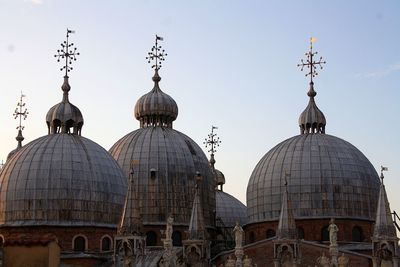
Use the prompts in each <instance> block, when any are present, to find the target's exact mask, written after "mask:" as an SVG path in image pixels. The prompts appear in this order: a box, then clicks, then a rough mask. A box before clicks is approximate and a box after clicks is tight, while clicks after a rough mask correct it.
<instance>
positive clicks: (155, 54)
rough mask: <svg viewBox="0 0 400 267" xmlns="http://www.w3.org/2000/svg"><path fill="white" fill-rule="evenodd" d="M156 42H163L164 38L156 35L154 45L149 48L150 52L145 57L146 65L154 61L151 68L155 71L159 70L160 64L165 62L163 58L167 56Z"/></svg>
mask: <svg viewBox="0 0 400 267" xmlns="http://www.w3.org/2000/svg"><path fill="white" fill-rule="evenodd" d="M158 41H164V38H163V37H161V36H158V35H156V42H155V45H154V46H153V47H152V48H151V51H150V52H148V53H147V54H148V56H147V57H146V59H147V62H148V63H151V62H152V61H155V64H154V65H152V66H151V68H153V69H155V70H159V69H160V68H161V63H162V62H163V61H164V60H165V57H166V56H168V54H167V53H165V50H164V49H162V46H161V45H158Z"/></svg>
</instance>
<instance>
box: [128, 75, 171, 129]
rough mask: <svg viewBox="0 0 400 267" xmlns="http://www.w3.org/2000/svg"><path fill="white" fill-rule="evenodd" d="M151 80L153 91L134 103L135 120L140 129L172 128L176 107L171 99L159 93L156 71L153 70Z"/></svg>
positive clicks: (158, 79)
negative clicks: (156, 126)
mask: <svg viewBox="0 0 400 267" xmlns="http://www.w3.org/2000/svg"><path fill="white" fill-rule="evenodd" d="M152 79H153V81H154V87H153V89H152V90H151V91H150V92H148V93H147V94H145V95H143V96H142V97H141V98H139V100H138V101H137V102H136V105H135V118H136V119H137V120H139V121H140V126H141V127H146V126H147V125H159V126H166V127H172V122H173V121H174V120H176V118H177V116H178V105H177V104H176V102H175V100H174V99H173V98H172V97H170V96H169V95H168V94H166V93H164V92H163V91H161V89H160V87H159V82H160V81H161V77H160V76H159V75H158V69H156V70H155V74H154V76H153V78H152Z"/></svg>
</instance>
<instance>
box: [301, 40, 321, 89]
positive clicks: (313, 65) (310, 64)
mask: <svg viewBox="0 0 400 267" xmlns="http://www.w3.org/2000/svg"><path fill="white" fill-rule="evenodd" d="M316 40H317V39H316V38H313V37H311V38H310V51H309V52H307V53H305V55H306V57H307V59H306V60H305V61H304V60H303V59H302V60H301V63H300V64H297V67H301V71H303V69H304V67H306V68H307V69H308V73H306V75H305V76H306V77H307V76H310V82H311V83H312V82H313V78H314V77H315V76H317V75H318V72H317V67H318V66H319V67H320V69H322V68H323V67H322V64H326V61H322V57H320V58H319V60H318V61H315V60H314V56H315V55H317V54H318V52H313V43H314V42H315V41H316Z"/></svg>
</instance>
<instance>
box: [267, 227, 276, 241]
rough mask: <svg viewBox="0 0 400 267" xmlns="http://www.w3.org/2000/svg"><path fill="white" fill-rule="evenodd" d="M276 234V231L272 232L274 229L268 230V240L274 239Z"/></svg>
mask: <svg viewBox="0 0 400 267" xmlns="http://www.w3.org/2000/svg"><path fill="white" fill-rule="evenodd" d="M275 235H276V234H275V231H274V230H272V229H268V230H267V232H266V233H265V237H266V238H267V239H268V238H271V237H274V236H275Z"/></svg>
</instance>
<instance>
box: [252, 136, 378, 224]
mask: <svg viewBox="0 0 400 267" xmlns="http://www.w3.org/2000/svg"><path fill="white" fill-rule="evenodd" d="M285 172H286V173H289V174H290V177H288V191H289V192H290V198H291V201H292V204H293V211H294V216H295V218H296V219H300V218H303V219H305V218H331V217H335V218H347V219H351V218H352V219H365V220H370V221H373V220H374V219H375V213H376V207H377V199H378V193H379V178H378V175H377V173H376V171H375V169H374V168H373V166H372V165H371V163H370V162H369V161H368V159H367V158H366V157H365V156H364V155H363V154H362V153H361V152H360V151H359V150H358V149H357V148H356V147H354V146H353V145H351V144H350V143H348V142H346V141H344V140H342V139H340V138H337V137H335V136H331V135H326V134H302V135H298V136H294V137H292V138H289V139H287V140H285V141H283V142H282V143H280V144H278V145H277V146H275V147H274V148H272V149H271V150H270V151H269V152H268V153H267V154H265V156H264V157H263V158H262V159H261V160H260V161H259V163H258V164H257V165H256V167H255V168H254V170H253V173H252V175H251V177H250V180H249V183H248V186H247V207H248V215H249V222H250V223H253V222H259V221H268V220H277V219H278V216H279V213H280V209H281V201H282V193H283V190H284V179H285Z"/></svg>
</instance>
